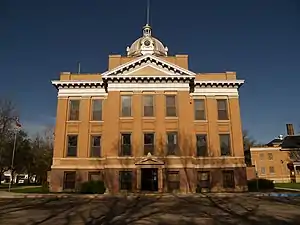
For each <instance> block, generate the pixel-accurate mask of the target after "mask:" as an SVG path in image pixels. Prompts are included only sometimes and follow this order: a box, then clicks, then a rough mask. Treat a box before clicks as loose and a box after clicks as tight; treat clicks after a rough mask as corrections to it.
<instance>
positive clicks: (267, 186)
mask: <svg viewBox="0 0 300 225" xmlns="http://www.w3.org/2000/svg"><path fill="white" fill-rule="evenodd" d="M257 186H258V190H257ZM273 189H274V183H273V181H272V180H267V179H252V180H249V181H248V190H249V191H267V190H273Z"/></svg>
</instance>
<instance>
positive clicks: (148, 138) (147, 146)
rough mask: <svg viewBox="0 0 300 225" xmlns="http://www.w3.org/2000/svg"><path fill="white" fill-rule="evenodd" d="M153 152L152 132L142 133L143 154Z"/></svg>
mask: <svg viewBox="0 0 300 225" xmlns="http://www.w3.org/2000/svg"><path fill="white" fill-rule="evenodd" d="M149 152H150V153H151V155H153V154H154V133H145V134H144V155H147V154H148V153H149Z"/></svg>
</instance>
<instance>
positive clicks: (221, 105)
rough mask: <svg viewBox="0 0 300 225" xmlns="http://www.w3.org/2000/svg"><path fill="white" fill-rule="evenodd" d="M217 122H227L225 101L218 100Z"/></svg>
mask: <svg viewBox="0 0 300 225" xmlns="http://www.w3.org/2000/svg"><path fill="white" fill-rule="evenodd" d="M217 106H218V120H228V109H227V108H228V107H227V100H226V99H218V100H217Z"/></svg>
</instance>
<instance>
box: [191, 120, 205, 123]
mask: <svg viewBox="0 0 300 225" xmlns="http://www.w3.org/2000/svg"><path fill="white" fill-rule="evenodd" d="M194 122H195V123H207V122H208V120H194Z"/></svg>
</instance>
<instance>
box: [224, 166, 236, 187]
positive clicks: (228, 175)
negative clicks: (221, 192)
mask: <svg viewBox="0 0 300 225" xmlns="http://www.w3.org/2000/svg"><path fill="white" fill-rule="evenodd" d="M223 187H224V188H234V187H235V182H234V171H233V170H227V171H223Z"/></svg>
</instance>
